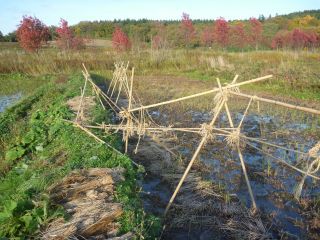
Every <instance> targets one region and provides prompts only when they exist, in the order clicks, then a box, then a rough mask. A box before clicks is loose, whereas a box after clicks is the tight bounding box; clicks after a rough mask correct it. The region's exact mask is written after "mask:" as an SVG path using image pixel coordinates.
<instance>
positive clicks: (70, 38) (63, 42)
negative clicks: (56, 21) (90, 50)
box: [56, 19, 85, 50]
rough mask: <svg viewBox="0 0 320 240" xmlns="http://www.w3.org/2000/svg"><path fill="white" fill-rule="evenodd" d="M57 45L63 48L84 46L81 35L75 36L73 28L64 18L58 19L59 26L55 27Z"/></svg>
mask: <svg viewBox="0 0 320 240" xmlns="http://www.w3.org/2000/svg"><path fill="white" fill-rule="evenodd" d="M56 33H57V46H58V47H59V48H61V49H63V50H70V49H81V48H83V47H84V46H85V43H84V40H83V38H81V37H77V36H75V34H74V32H73V30H72V29H71V28H70V27H69V26H68V22H67V21H66V20H64V19H61V20H60V26H59V27H58V28H57V29H56Z"/></svg>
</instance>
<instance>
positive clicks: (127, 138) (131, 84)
mask: <svg viewBox="0 0 320 240" xmlns="http://www.w3.org/2000/svg"><path fill="white" fill-rule="evenodd" d="M133 75H134V68H132V72H131V79H130V89H129V103H128V112H129V111H130V109H131V105H132V88H133ZM131 122H132V120H131V113H129V117H128V119H127V129H126V131H125V133H126V142H125V153H127V152H128V142H129V132H130V129H129V127H130V125H131Z"/></svg>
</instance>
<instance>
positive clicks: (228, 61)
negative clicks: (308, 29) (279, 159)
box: [0, 47, 320, 100]
mask: <svg viewBox="0 0 320 240" xmlns="http://www.w3.org/2000/svg"><path fill="white" fill-rule="evenodd" d="M0 57H1V58H0V73H2V74H4V73H6V74H8V73H13V74H27V75H32V76H39V75H47V74H69V73H77V72H79V69H80V66H81V64H82V63H85V64H86V66H87V68H88V69H89V70H90V71H93V72H96V73H99V74H101V75H105V76H110V74H111V70H112V69H113V64H114V62H115V61H119V60H121V61H129V62H130V66H134V67H135V69H136V75H139V76H149V75H153V76H167V75H169V76H183V77H186V78H188V79H193V80H199V81H204V82H208V83H209V84H210V85H215V84H216V78H217V77H218V78H220V80H221V81H222V82H228V81H231V80H232V79H233V77H234V75H235V74H239V75H240V77H239V81H243V80H248V79H251V78H255V77H259V76H263V75H267V74H273V75H274V77H273V78H272V80H269V81H267V82H265V83H261V84H255V85H254V89H253V90H257V91H259V92H267V93H270V94H273V95H280V96H289V97H293V98H298V99H304V100H320V93H319V92H320V80H319V79H320V74H319V71H318V69H319V65H320V64H319V62H320V54H319V52H304V51H251V52H222V51H215V50H213V49H190V50H181V49H176V50H174V49H172V50H160V51H153V50H148V49H147V50H141V51H138V50H136V51H131V52H128V53H117V52H114V51H112V50H111V49H110V48H109V47H106V48H103V47H88V48H87V49H84V50H82V51H77V52H61V51H58V50H57V49H53V48H46V49H43V50H41V51H39V52H38V53H37V54H29V53H25V52H23V51H22V50H19V49H18V50H17V49H14V48H8V49H7V50H3V51H1V52H0ZM0 81H1V82H3V81H4V80H0ZM249 89H252V87H251V86H250V88H249Z"/></svg>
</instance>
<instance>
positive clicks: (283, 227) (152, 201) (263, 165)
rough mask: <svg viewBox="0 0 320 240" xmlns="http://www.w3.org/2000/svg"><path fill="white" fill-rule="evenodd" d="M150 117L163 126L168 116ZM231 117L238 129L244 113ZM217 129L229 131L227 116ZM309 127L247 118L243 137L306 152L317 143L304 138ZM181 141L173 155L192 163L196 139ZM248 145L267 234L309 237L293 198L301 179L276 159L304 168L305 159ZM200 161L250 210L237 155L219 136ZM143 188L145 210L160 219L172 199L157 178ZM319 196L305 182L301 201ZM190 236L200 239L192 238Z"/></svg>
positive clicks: (201, 116)
mask: <svg viewBox="0 0 320 240" xmlns="http://www.w3.org/2000/svg"><path fill="white" fill-rule="evenodd" d="M151 114H152V116H153V118H154V119H155V120H157V119H158V120H159V121H161V122H167V121H166V120H167V119H166V118H167V115H166V114H161V113H160V112H158V111H154V112H151ZM189 115H191V121H192V122H193V123H195V124H199V123H202V122H209V121H210V120H211V117H212V116H211V114H209V113H201V112H190V113H189ZM233 118H234V119H235V125H236V126H237V124H238V123H239V122H240V120H241V118H242V114H240V113H238V114H235V115H233ZM218 125H219V126H220V127H229V126H228V121H227V116H226V115H223V114H222V115H221V117H220V119H219V122H218ZM310 127H311V126H310V125H308V124H305V123H303V124H301V123H296V122H290V123H288V122H283V120H280V119H277V118H274V117H269V116H263V115H256V114H251V115H248V116H247V117H246V118H245V121H244V123H243V127H242V132H243V133H244V134H245V135H246V136H249V137H252V138H259V139H263V140H265V141H267V142H270V143H273V144H277V145H280V146H283V147H286V148H289V149H295V150H299V151H302V152H307V151H308V150H309V149H310V148H311V147H312V146H313V145H314V144H315V143H316V142H317V141H319V139H317V138H316V137H312V136H307V139H306V135H305V134H304V133H305V131H306V130H309V129H310ZM312 131H313V132H318V133H319V132H320V126H319V125H316V126H313V129H312ZM179 139H180V140H179V144H178V145H179V147H178V148H177V150H178V151H179V152H180V153H181V154H182V156H183V158H185V159H190V158H191V156H192V154H193V152H194V150H195V147H196V146H197V144H198V142H199V136H197V135H191V134H183V135H179ZM249 144H250V145H249ZM249 144H247V145H246V146H245V148H244V149H243V156H244V159H245V161H246V165H247V171H248V174H249V178H250V183H251V186H252V189H253V192H254V195H255V199H256V202H257V205H258V208H259V210H260V211H261V212H262V213H263V214H264V215H265V216H266V218H268V219H270V222H269V224H272V225H271V226H267V227H271V230H270V231H271V232H273V236H274V237H279V234H280V232H286V233H288V235H289V236H291V237H292V238H295V237H298V238H302V239H304V238H308V237H307V236H308V232H307V231H306V228H304V227H302V225H303V224H304V223H305V220H306V219H305V216H304V213H303V210H302V208H301V206H300V205H299V204H298V203H297V202H296V201H295V200H294V198H293V194H294V191H295V188H296V186H297V184H298V183H299V182H300V180H301V174H300V173H297V172H296V171H294V170H291V169H289V168H287V167H285V166H284V165H283V164H281V163H280V162H279V161H278V160H275V159H274V158H279V159H284V160H285V161H286V162H287V163H290V164H292V165H295V166H298V167H299V168H303V167H304V165H302V163H304V162H305V158H304V157H303V156H302V155H301V154H299V153H295V152H291V151H287V150H283V149H278V148H274V147H271V146H269V147H268V146H266V145H264V144H261V143H257V142H254V141H249ZM271 156H273V157H274V158H273V157H271ZM199 159H200V161H201V162H202V163H204V164H205V165H206V166H207V168H208V169H210V171H209V172H210V173H209V176H208V177H209V178H210V179H211V180H212V181H213V182H215V183H216V184H218V185H219V186H221V187H222V188H224V189H225V190H226V192H228V193H229V194H230V195H231V194H236V195H237V197H238V198H239V199H240V200H241V201H242V203H243V204H244V205H246V206H247V207H250V205H251V202H250V197H249V194H248V191H247V186H246V183H245V180H244V176H243V174H242V169H241V165H240V161H239V159H238V156H237V154H236V152H234V151H233V150H232V149H230V148H229V147H228V146H226V144H225V141H224V138H223V137H217V138H216V139H215V142H214V143H211V144H208V145H207V146H206V147H205V148H204V149H203V151H202V153H201V155H200V157H199ZM141 186H142V189H143V191H142V194H143V199H144V203H145V208H146V210H147V211H148V212H152V213H154V214H157V215H161V214H162V213H163V210H164V207H165V204H166V203H167V202H168V200H169V198H170V195H171V192H170V191H169V190H168V186H165V185H164V183H161V181H160V180H159V179H158V178H157V177H156V176H150V177H147V178H146V179H145V180H144V181H143V182H141ZM319 193H320V186H319V185H318V184H317V182H316V181H312V179H310V178H307V180H306V181H305V184H304V187H303V191H302V197H303V198H307V197H315V196H318V195H319ZM193 233H194V234H195V235H196V236H198V237H191V238H190V236H191V235H192V234H193ZM177 234H178V233H177ZM179 234H180V235H181V234H182V233H179ZM179 234H178V235H179ZM190 234H191V235H190ZM180 235H179V237H180ZM200 235H201V234H200V233H195V232H191V233H190V232H189V233H188V234H182V235H181V237H182V238H183V237H184V239H200V238H199V236H200ZM211 237H212V235H211ZM205 239H206V238H205ZM209 239H210V237H209Z"/></svg>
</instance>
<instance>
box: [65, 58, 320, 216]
mask: <svg viewBox="0 0 320 240" xmlns="http://www.w3.org/2000/svg"><path fill="white" fill-rule="evenodd" d="M83 68H84V71H83V75H84V79H85V82H84V86H83V89H82V91H81V100H80V103H79V109H78V112H77V116H76V119H75V121H74V122H73V121H71V123H72V124H73V125H74V126H75V127H77V128H79V129H81V130H83V131H84V132H86V133H87V134H88V135H90V136H91V137H93V138H95V139H96V140H97V141H98V142H100V143H104V144H106V145H107V146H108V147H110V148H112V149H113V150H114V151H115V152H117V153H118V154H121V153H120V152H119V151H118V150H116V149H114V148H113V147H112V146H111V145H110V144H108V143H106V142H105V141H103V140H102V139H100V138H99V137H97V136H96V135H95V134H93V133H92V132H91V131H90V130H89V129H101V130H102V131H105V132H108V133H110V132H112V131H113V132H118V131H122V134H123V139H122V140H123V141H124V142H125V153H127V152H128V144H129V139H130V138H131V137H137V139H138V141H137V144H136V147H135V149H134V152H135V153H137V152H138V146H139V144H140V141H141V139H142V138H143V137H144V136H146V135H148V136H150V137H151V138H152V139H158V141H160V140H159V139H160V138H157V136H159V135H161V134H168V133H178V132H181V133H195V134H197V135H199V136H200V137H201V140H200V142H199V145H198V147H197V149H196V150H195V152H194V154H193V156H192V158H191V160H190V162H189V163H188V165H187V167H186V169H185V171H184V173H183V175H182V177H181V179H180V181H179V183H178V185H177V187H176V189H175V191H174V192H173V194H172V196H171V198H170V201H169V203H168V205H167V207H166V209H165V214H167V212H168V211H169V209H170V207H171V205H172V204H173V202H174V200H175V198H176V196H177V194H178V192H179V190H180V188H181V186H182V184H183V182H184V180H185V179H186V177H187V175H188V174H189V172H190V170H191V168H192V166H193V163H194V162H195V160H196V159H197V158H198V156H199V154H200V153H201V150H202V149H203V147H204V146H206V145H207V144H208V142H209V141H210V142H214V141H218V140H217V138H216V136H222V137H223V139H224V141H225V144H226V145H228V146H229V147H230V148H231V149H232V150H234V151H235V152H236V153H237V155H238V157H239V160H240V164H241V168H242V172H243V175H244V177H245V180H246V184H247V188H248V191H249V194H250V198H251V202H252V208H253V209H254V210H256V209H257V205H256V202H255V199H254V192H253V191H252V188H251V185H250V181H249V178H248V174H247V170H246V165H245V160H244V157H243V154H242V150H243V149H244V147H245V146H246V144H248V146H249V147H253V148H255V149H257V150H258V151H260V152H261V153H263V154H265V155H266V156H269V157H272V158H273V159H275V160H277V161H278V162H280V163H281V164H284V165H285V166H287V167H289V168H291V169H293V170H295V171H297V172H299V173H301V174H303V179H302V181H301V182H300V184H299V186H298V188H297V190H296V194H295V196H296V197H300V194H301V190H302V187H303V184H304V181H305V178H306V177H307V176H310V177H312V178H314V179H316V180H318V179H320V178H319V177H317V176H316V175H315V174H316V173H317V172H318V171H319V169H320V156H319V149H320V142H319V143H317V144H316V145H315V146H314V147H313V148H312V149H310V151H309V152H308V153H305V152H301V151H298V150H295V149H291V148H287V147H284V146H279V145H277V144H274V143H269V142H267V141H265V140H263V139H261V138H251V137H247V136H245V135H244V133H242V132H241V128H242V125H243V123H244V120H245V118H246V117H247V116H248V113H249V109H250V107H251V106H252V103H253V102H257V104H258V110H259V111H258V112H260V106H259V102H265V103H270V104H275V105H278V106H283V107H286V108H289V109H295V110H299V111H303V112H306V113H312V114H317V115H320V111H319V110H315V109H311V108H306V107H300V106H296V105H292V104H287V103H284V102H280V101H274V100H271V99H267V98H261V97H257V96H252V95H248V94H244V93H241V92H240V90H239V87H240V86H243V85H247V84H252V83H257V82H260V81H264V80H267V79H269V78H271V77H272V75H267V76H264V77H259V78H255V79H251V80H248V81H244V82H237V79H238V75H236V76H235V77H234V79H233V80H232V81H231V82H230V83H229V84H227V85H225V86H222V85H221V83H220V80H219V79H217V85H218V87H217V88H214V89H212V90H209V91H205V92H201V93H197V94H192V95H189V96H184V97H181V98H177V99H172V100H168V101H164V102H159V103H154V104H150V105H146V106H143V105H142V104H141V103H139V102H138V101H136V100H135V99H134V97H133V94H134V68H132V69H131V75H130V78H129V79H128V74H127V72H128V68H129V62H127V63H124V62H120V63H115V70H114V73H113V77H112V80H111V82H110V85H109V88H108V90H107V92H106V93H105V92H103V91H102V90H101V89H100V88H99V87H98V86H97V85H96V84H95V83H94V81H93V80H92V79H91V77H90V74H89V73H88V71H87V69H86V67H85V66H84V65H83ZM88 83H90V85H89V86H91V87H92V90H93V93H94V94H95V96H96V97H97V99H98V101H99V102H100V104H102V106H103V107H104V103H103V101H104V102H105V103H106V104H108V106H109V107H110V108H111V109H112V110H113V111H114V112H115V113H116V114H117V116H118V117H119V119H120V123H119V124H104V123H98V124H97V125H82V123H81V122H80V121H78V119H79V117H80V113H81V111H82V108H83V105H84V104H83V101H85V97H84V95H85V93H86V92H87V91H86V89H87V88H88ZM208 94H216V95H215V97H214V101H213V106H212V109H213V110H212V112H213V117H212V120H211V121H210V122H209V123H203V124H201V125H200V126H199V127H193V128H191V127H179V128H177V127H174V126H173V125H168V126H161V125H158V124H157V123H155V121H153V119H152V117H151V116H150V114H149V113H148V109H150V108H155V107H159V106H164V105H169V104H172V103H177V102H181V101H185V100H188V99H193V98H197V97H201V96H205V95H208ZM231 95H233V96H236V97H244V98H248V99H250V100H249V102H248V104H247V107H246V109H245V111H244V113H243V116H242V118H241V120H240V123H239V124H238V126H235V124H234V121H233V119H232V114H231V112H230V108H229V106H228V98H229V97H230V96H231ZM120 96H121V97H123V96H124V97H126V98H127V100H128V105H127V106H124V107H123V106H121V107H120V106H118V103H119V99H120ZM137 99H138V100H139V97H138V96H137ZM137 105H138V106H137ZM139 105H140V106H139ZM222 110H224V111H225V112H226V115H227V119H228V122H229V125H230V127H229V128H219V127H215V124H216V122H217V121H218V117H219V115H220V114H221V112H222ZM69 122H70V121H69ZM252 142H256V143H260V144H263V145H266V146H268V147H272V148H279V149H284V150H286V151H292V152H295V153H297V154H300V155H301V156H305V157H306V158H307V163H309V164H308V165H307V168H306V169H305V170H301V169H299V168H297V167H296V166H293V165H291V164H290V163H288V162H286V161H285V160H283V159H277V157H274V156H273V155H272V154H270V153H267V152H265V151H264V150H263V149H262V148H259V147H257V146H256V145H253V144H252ZM160 143H161V142H160ZM133 163H134V162H133ZM134 164H135V165H138V164H136V163H134Z"/></svg>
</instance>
